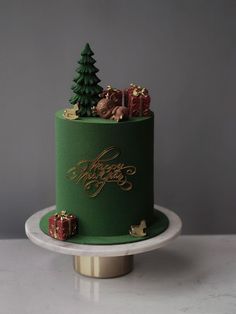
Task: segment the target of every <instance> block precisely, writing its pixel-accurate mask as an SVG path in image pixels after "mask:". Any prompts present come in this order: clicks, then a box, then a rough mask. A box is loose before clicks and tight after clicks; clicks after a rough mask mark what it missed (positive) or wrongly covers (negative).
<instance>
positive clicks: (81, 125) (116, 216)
mask: <svg viewBox="0 0 236 314" xmlns="http://www.w3.org/2000/svg"><path fill="white" fill-rule="evenodd" d="M153 128H154V124H153V116H150V117H138V118H132V119H130V120H128V121H124V122H120V123H117V122H115V121H112V120H105V119H101V118H96V117H93V118H86V117H84V118H81V119H78V120H75V121H73V120H66V119H64V118H63V110H60V111H59V112H57V113H56V210H57V211H61V210H67V212H69V213H72V214H74V215H76V216H77V217H78V218H79V220H80V237H82V236H86V237H87V236H91V237H92V236H95V237H96V238H97V237H98V236H105V237H107V236H109V237H111V236H119V235H123V234H126V232H127V230H129V228H130V226H131V225H135V224H139V223H140V221H141V220H142V219H145V220H146V222H147V224H148V225H150V224H151V223H152V221H153V220H154V215H153V203H154V201H153ZM111 146H113V147H116V148H118V149H119V151H120V155H119V156H118V157H116V158H115V159H114V160H112V161H111V162H110V161H108V164H113V163H115V164H118V163H124V164H125V165H129V166H134V167H136V173H135V174H134V175H127V179H128V181H129V182H131V183H132V185H133V187H132V189H131V190H130V191H123V190H122V189H121V187H120V186H119V185H118V184H117V182H107V183H105V185H104V187H103V188H102V190H101V192H100V193H99V194H98V195H97V196H96V197H93V198H92V197H90V196H89V194H88V192H87V191H85V189H84V186H83V182H78V184H76V183H75V182H74V181H72V180H70V179H68V177H67V176H66V174H67V172H68V170H69V169H71V168H73V167H74V166H75V165H76V164H77V163H78V162H80V161H82V160H89V161H92V160H94V159H95V158H96V157H97V156H98V155H99V154H100V153H101V152H102V151H104V149H106V148H108V147H111Z"/></svg>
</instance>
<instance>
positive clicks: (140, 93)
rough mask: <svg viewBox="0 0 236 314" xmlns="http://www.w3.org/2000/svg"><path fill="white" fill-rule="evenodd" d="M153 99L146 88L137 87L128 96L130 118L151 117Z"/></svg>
mask: <svg viewBox="0 0 236 314" xmlns="http://www.w3.org/2000/svg"><path fill="white" fill-rule="evenodd" d="M150 101H151V98H150V96H149V94H148V90H147V89H146V88H141V87H140V86H139V87H135V88H134V89H133V91H132V92H131V93H129V94H128V108H129V116H130V117H143V116H148V115H150V113H151V111H150Z"/></svg>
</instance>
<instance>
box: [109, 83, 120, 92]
mask: <svg viewBox="0 0 236 314" xmlns="http://www.w3.org/2000/svg"><path fill="white" fill-rule="evenodd" d="M107 91H112V92H118V89H117V88H114V87H112V86H111V85H107Z"/></svg>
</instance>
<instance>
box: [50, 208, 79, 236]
mask: <svg viewBox="0 0 236 314" xmlns="http://www.w3.org/2000/svg"><path fill="white" fill-rule="evenodd" d="M48 232H49V235H50V236H51V237H52V238H55V239H58V240H66V239H68V238H70V237H71V236H73V235H75V234H76V233H77V232H78V219H77V217H76V216H74V215H70V214H67V213H66V211H61V212H60V213H57V214H55V215H52V216H51V217H49V219H48Z"/></svg>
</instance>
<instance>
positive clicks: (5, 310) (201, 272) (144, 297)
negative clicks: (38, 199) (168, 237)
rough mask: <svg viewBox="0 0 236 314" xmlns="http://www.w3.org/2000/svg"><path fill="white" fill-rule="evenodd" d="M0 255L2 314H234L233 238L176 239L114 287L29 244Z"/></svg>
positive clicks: (4, 244) (1, 244)
mask: <svg viewBox="0 0 236 314" xmlns="http://www.w3.org/2000/svg"><path fill="white" fill-rule="evenodd" d="M0 252H1V258H0V314H42V313H43V314H74V313H76V314H77V313H79V314H83V313H86V314H87V313H88V314H93V313H98V314H100V313H101V314H110V313H112V314H117V313H122V314H126V313H127V314H149V313H160V314H179V313H191V314H235V313H236V235H231V236H180V237H179V238H178V239H176V240H175V241H173V243H171V244H170V245H168V246H167V247H164V248H161V249H158V250H156V251H152V252H148V253H144V254H139V255H137V256H135V268H134V271H133V272H132V273H130V274H128V275H127V276H124V277H120V278H116V279H91V278H86V277H82V276H81V275H79V274H77V273H75V272H74V271H73V268H72V257H71V256H67V255H62V254H59V253H54V252H50V251H48V250H45V249H43V248H40V247H38V246H36V245H34V244H33V243H31V242H30V241H29V240H0Z"/></svg>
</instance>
